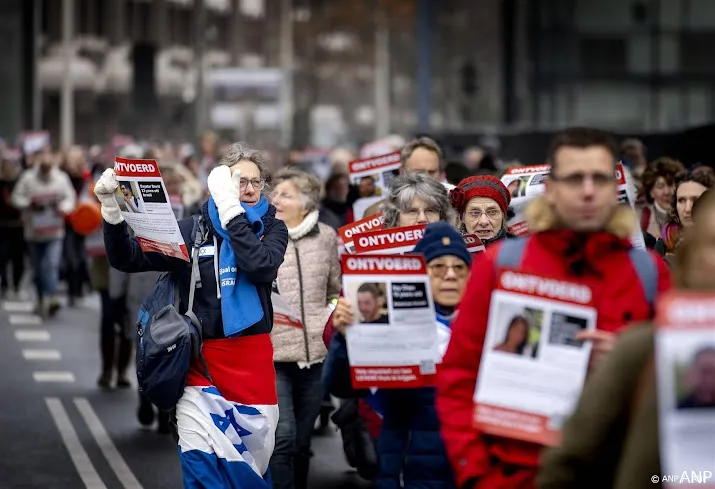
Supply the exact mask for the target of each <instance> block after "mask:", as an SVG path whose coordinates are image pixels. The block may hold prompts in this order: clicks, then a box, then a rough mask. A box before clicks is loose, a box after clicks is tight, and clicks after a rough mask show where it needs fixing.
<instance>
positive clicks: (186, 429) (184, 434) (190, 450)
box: [176, 386, 278, 489]
mask: <svg viewBox="0 0 715 489" xmlns="http://www.w3.org/2000/svg"><path fill="white" fill-rule="evenodd" d="M176 420H177V426H178V432H179V457H180V459H181V468H182V472H183V477H184V487H185V488H187V489H271V481H270V478H269V477H268V462H269V460H270V458H271V454H272V453H273V448H274V446H275V432H276V425H277V424H278V406H277V405H251V406H249V405H245V404H238V403H235V402H230V401H228V400H226V399H225V398H224V397H223V396H222V395H221V394H220V392H219V391H218V389H216V388H215V387H213V386H210V387H201V386H187V387H186V388H185V389H184V395H183V396H182V398H181V399H180V400H179V403H178V404H177V406H176Z"/></svg>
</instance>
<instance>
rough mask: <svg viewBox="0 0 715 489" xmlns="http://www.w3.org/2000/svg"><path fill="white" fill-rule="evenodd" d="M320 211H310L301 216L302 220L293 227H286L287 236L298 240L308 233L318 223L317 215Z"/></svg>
mask: <svg viewBox="0 0 715 489" xmlns="http://www.w3.org/2000/svg"><path fill="white" fill-rule="evenodd" d="M319 214H320V211H318V210H317V209H316V210H314V211H313V212H310V213H309V214H308V215H306V216H305V217H304V218H303V221H302V222H301V223H300V224H298V225H297V226H296V227H294V228H288V236H290V239H292V240H293V241H295V240H298V239H300V238H302V237H303V236H305V235H306V234H308V233H309V232H310V231H311V230H312V229H313V228H314V227H315V225H316V224H317V223H318V215H319Z"/></svg>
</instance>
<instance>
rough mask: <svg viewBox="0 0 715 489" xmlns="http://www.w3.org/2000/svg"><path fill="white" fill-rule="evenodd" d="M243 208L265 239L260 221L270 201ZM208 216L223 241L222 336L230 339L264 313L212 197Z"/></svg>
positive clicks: (221, 272)
mask: <svg viewBox="0 0 715 489" xmlns="http://www.w3.org/2000/svg"><path fill="white" fill-rule="evenodd" d="M241 206H242V207H243V209H244V210H245V211H246V212H245V213H244V216H245V218H246V219H247V220H248V222H250V223H251V227H252V228H253V232H254V233H256V236H258V237H259V238H260V237H261V236H263V221H261V218H262V217H263V216H265V215H266V212H268V200H267V199H266V198H265V197H261V200H259V201H258V203H257V204H256V205H255V206H253V207H249V206H247V205H245V204H244V203H243V202H241ZM209 217H210V218H211V223H212V224H213V227H214V230H215V231H216V234H218V235H219V236H221V238H222V239H223V242H222V243H221V249H220V250H219V255H218V256H219V274H218V277H219V282H220V284H221V315H222V316H223V334H224V336H226V337H227V338H229V337H231V336H234V335H236V334H238V333H240V332H241V331H243V330H244V329H246V328H248V327H250V326H253V325H254V324H256V323H257V322H258V321H260V320H261V319H263V314H264V313H263V307H262V306H261V301H260V299H259V298H258V291H257V290H256V286H255V285H253V284H252V283H251V282H250V281H249V280H248V278H247V277H246V274H245V273H240V270H239V269H238V264H237V262H236V254H235V253H234V252H233V248H232V247H231V240H230V238H229V235H228V232H226V230H225V229H224V228H223V227H222V226H221V219H219V215H218V209H217V208H216V203H215V202H214V199H213V197H211V198H209Z"/></svg>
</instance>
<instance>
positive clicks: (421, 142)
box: [400, 137, 446, 170]
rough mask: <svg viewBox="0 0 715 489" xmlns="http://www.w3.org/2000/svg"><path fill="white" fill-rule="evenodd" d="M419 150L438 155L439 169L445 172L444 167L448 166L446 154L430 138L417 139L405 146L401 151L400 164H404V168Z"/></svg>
mask: <svg viewBox="0 0 715 489" xmlns="http://www.w3.org/2000/svg"><path fill="white" fill-rule="evenodd" d="M419 148H422V149H426V150H427V151H431V152H433V153H434V154H436V155H437V158H438V159H439V169H440V170H444V167H445V166H446V163H445V161H444V152H443V151H442V148H440V147H439V144H437V142H436V141H435V140H434V139H432V138H428V137H421V138H416V139H413V140H412V141H410V142H409V143H407V144H405V146H404V147H403V148H402V151H400V162H401V163H402V168H404V167H405V163H407V160H409V159H410V156H412V153H414V152H415V150H416V149H419Z"/></svg>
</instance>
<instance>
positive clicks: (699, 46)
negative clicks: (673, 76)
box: [680, 32, 715, 74]
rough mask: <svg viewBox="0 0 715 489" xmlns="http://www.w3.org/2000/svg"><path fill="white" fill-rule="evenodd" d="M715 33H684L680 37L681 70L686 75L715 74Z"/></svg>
mask: <svg viewBox="0 0 715 489" xmlns="http://www.w3.org/2000/svg"><path fill="white" fill-rule="evenodd" d="M713 43H715V32H684V33H682V35H681V37H680V69H681V70H682V72H683V73H686V74H702V73H707V74H711V73H715V65H714V64H713V62H712V59H713V57H712V47H713V45H715V44H713Z"/></svg>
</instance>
